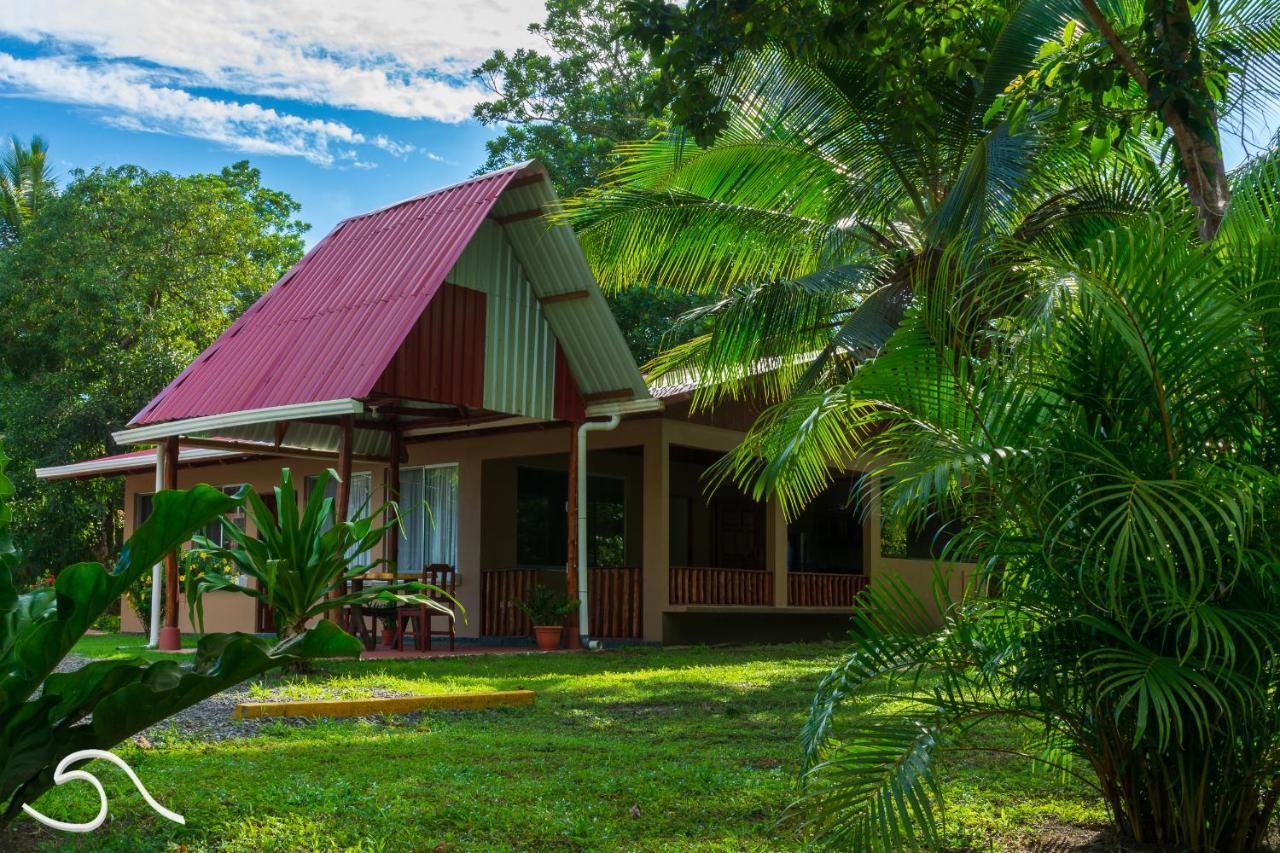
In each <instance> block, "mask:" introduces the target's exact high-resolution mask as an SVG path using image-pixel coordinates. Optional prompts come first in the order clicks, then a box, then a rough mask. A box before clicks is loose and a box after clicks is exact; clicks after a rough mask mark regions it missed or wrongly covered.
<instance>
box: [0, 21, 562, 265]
mask: <svg viewBox="0 0 1280 853" xmlns="http://www.w3.org/2000/svg"><path fill="white" fill-rule="evenodd" d="M543 14H544V9H543V5H542V3H541V2H540V0H449V2H443V0H416V2H415V0H380V2H378V3H377V4H373V3H368V4H366V3H360V2H359V0H346V2H345V3H334V2H331V0H270V2H267V0H259V2H242V0H224V2H218V3H206V2H196V0H146V1H145V2H142V0H134V2H125V0H16V2H15V0H9V2H8V3H0V134H3V135H5V136H7V135H9V134H16V135H18V136H19V137H20V138H24V139H25V138H27V137H29V136H30V135H31V134H33V133H39V134H41V135H43V136H45V137H46V139H47V140H48V142H49V145H50V157H51V159H52V161H53V163H54V166H55V169H56V170H57V171H58V172H59V173H62V174H65V173H66V172H69V171H70V170H71V169H73V168H85V169H88V168H92V167H94V166H97V165H106V166H112V165H118V164H121V163H136V164H138V165H141V166H144V167H146V168H148V169H157V170H159V169H164V170H168V171H172V172H175V173H179V174H186V173H192V172H201V171H215V170H217V169H219V168H221V167H222V166H224V165H226V164H228V163H231V162H233V161H235V160H240V159H245V158H248V159H249V160H250V161H252V162H253V163H254V165H256V166H257V167H258V168H260V169H261V170H262V172H263V177H264V180H265V181H266V183H267V184H269V185H270V186H273V187H276V188H278V189H282V190H285V191H287V192H289V193H291V194H292V195H293V196H294V198H296V199H297V200H298V201H299V202H301V203H302V217H303V218H304V219H305V220H306V221H308V222H310V223H311V224H312V226H313V229H312V232H311V233H310V234H309V235H308V237H309V241H310V242H314V241H315V240H318V239H319V238H320V237H322V236H323V235H324V234H325V233H326V232H327V231H328V230H329V229H330V228H331V227H332V226H333V225H334V224H335V223H336V222H337V221H338V220H339V219H341V218H343V217H344V216H350V215H352V214H354V213H359V212H361V211H364V210H369V209H371V208H375V207H378V206H380V205H383V204H387V203H390V202H393V201H397V200H399V199H402V198H405V197H408V196H411V195H416V194H418V193H421V192H424V191H426V190H428V189H431V188H433V187H437V186H441V185H444V184H448V183H452V182H453V181H456V180H459V179H461V178H464V177H466V176H468V175H470V174H471V173H472V172H474V171H475V169H476V168H477V167H478V166H480V165H481V163H482V162H483V160H484V156H485V152H484V141H485V140H486V139H489V138H491V137H492V136H493V135H494V132H495V131H494V130H493V129H490V128H484V127H481V126H479V125H478V124H477V123H476V122H474V121H473V120H471V119H470V118H469V115H470V112H471V108H472V106H473V105H474V104H475V103H476V102H477V101H478V100H480V99H482V98H483V97H484V96H485V93H484V92H483V91H482V90H481V89H480V88H479V87H478V86H477V85H476V84H475V82H474V81H472V80H471V78H470V75H469V74H468V72H469V70H470V69H471V68H473V67H474V66H475V65H476V64H478V63H479V62H480V61H482V60H483V59H485V58H486V57H488V55H489V54H490V53H491V52H492V51H493V50H494V49H495V48H503V49H506V50H512V49H515V48H518V47H522V46H523V47H535V46H540V45H539V43H538V41H537V39H536V37H535V36H533V35H531V34H530V33H528V32H527V27H528V25H529V24H530V23H532V22H534V21H537V20H541V18H542V17H543Z"/></svg>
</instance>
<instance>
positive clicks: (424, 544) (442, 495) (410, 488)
mask: <svg viewBox="0 0 1280 853" xmlns="http://www.w3.org/2000/svg"><path fill="white" fill-rule="evenodd" d="M400 517H401V520H402V521H403V523H404V532H403V535H402V538H401V539H400V565H399V568H398V571H399V573H400V574H402V575H416V574H419V573H421V572H422V570H423V569H424V568H425V567H427V566H430V565H432V564H433V563H443V564H445V565H448V566H454V567H455V568H456V567H457V565H458V466H457V465H433V466H430V467H427V468H402V469H401V470H400Z"/></svg>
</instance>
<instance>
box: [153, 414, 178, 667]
mask: <svg viewBox="0 0 1280 853" xmlns="http://www.w3.org/2000/svg"><path fill="white" fill-rule="evenodd" d="M164 487H165V489H167V490H169V491H172V490H174V489H177V488H178V437H177V436H172V437H170V438H166V439H165V440H164ZM159 593H160V590H158V589H154V588H153V589H152V590H151V596H152V598H154V597H155V596H156V595H159ZM164 602H165V610H164V627H163V628H161V629H160V651H162V652H176V651H178V650H179V649H181V648H182V630H181V629H180V628H179V627H178V552H177V551H176V550H175V551H170V552H169V553H168V554H165V555H164Z"/></svg>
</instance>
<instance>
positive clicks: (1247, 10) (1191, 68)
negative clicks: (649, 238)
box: [625, 0, 1280, 240]
mask: <svg viewBox="0 0 1280 853" xmlns="http://www.w3.org/2000/svg"><path fill="white" fill-rule="evenodd" d="M627 12H628V23H627V26H626V28H625V30H626V32H627V33H628V34H629V35H630V36H631V37H632V38H633V39H635V40H636V41H637V42H639V43H641V44H643V45H645V46H646V47H647V49H648V50H649V53H650V55H651V58H652V61H653V62H654V65H655V67H656V68H657V70H658V74H659V81H658V83H657V84H656V86H655V87H654V89H653V95H652V100H651V106H653V107H654V108H662V107H663V106H666V105H669V106H670V109H671V110H672V112H673V115H674V118H675V120H676V122H677V123H679V124H680V125H682V126H684V127H686V128H688V129H689V130H690V131H691V132H692V133H693V134H694V135H695V137H696V138H697V139H698V141H699V142H700V143H702V144H704V145H705V144H709V143H710V142H711V140H713V139H714V138H715V137H716V136H717V135H719V134H720V133H721V132H722V131H723V130H724V129H725V127H726V126H727V122H728V119H729V115H730V114H731V112H732V111H733V109H734V105H733V104H732V103H730V102H729V101H726V100H725V99H724V98H723V97H722V95H721V93H720V91H719V89H718V86H719V82H718V81H719V78H720V77H722V76H723V74H724V72H725V70H726V69H727V68H728V66H729V64H730V63H732V62H733V61H734V59H735V58H736V57H738V56H739V55H740V54H742V53H744V52H753V51H759V50H761V49H763V48H765V47H772V48H774V49H777V50H781V51H783V52H785V53H787V54H788V55H791V56H793V57H797V58H800V59H802V60H823V59H825V60H836V59H839V58H842V57H849V56H851V55H854V54H858V55H863V56H868V57H875V58H876V59H877V60H878V62H877V63H876V66H875V68H874V69H873V70H872V71H871V72H870V73H873V74H874V75H875V76H876V80H875V83H876V90H877V92H878V93H879V95H880V98H881V104H882V105H885V104H896V105H897V106H898V107H899V109H900V111H901V112H900V114H901V116H902V119H903V121H904V122H906V123H912V122H920V121H930V120H932V119H933V118H935V117H936V116H937V115H939V114H940V112H941V111H945V109H946V103H945V101H944V100H941V99H940V98H939V93H940V92H945V91H947V90H948V87H947V86H946V85H945V84H946V81H955V80H956V79H959V78H961V77H962V76H964V75H969V74H972V73H973V70H974V68H975V67H976V66H977V65H980V64H982V63H983V62H984V61H985V59H986V58H987V56H988V54H989V52H990V51H991V50H992V49H993V45H992V43H991V42H990V41H989V39H986V38H984V36H983V34H984V32H986V33H989V32H990V31H991V28H999V27H1006V31H1007V32H1009V34H1010V36H1011V37H1017V38H1025V39H1034V41H1035V44H1036V45H1037V46H1038V47H1040V48H1041V49H1042V52H1041V53H1040V54H1039V56H1038V62H1037V63H1027V64H1023V65H1021V66H1020V67H1016V68H1012V69H1011V70H1013V71H1014V72H1015V74H1016V75H1018V76H1017V77H1016V79H1012V78H1011V79H1010V81H1009V83H1010V89H1009V91H1008V92H1007V93H1004V94H1005V96H1004V97H1003V98H1001V99H1000V101H999V102H997V103H996V104H994V105H993V109H992V111H991V114H990V115H989V116H988V118H989V119H993V120H994V119H998V118H1001V117H1008V118H1012V119H1013V121H1012V122H1011V126H1012V128H1013V130H1015V131H1016V130H1017V129H1018V126H1019V119H1021V118H1022V117H1023V116H1025V115H1026V113H1027V111H1028V110H1030V111H1032V112H1034V111H1036V110H1038V109H1043V108H1046V107H1052V108H1055V109H1059V110H1060V111H1061V115H1062V117H1063V118H1064V124H1069V125H1071V126H1072V129H1073V130H1074V131H1075V136H1076V138H1077V139H1079V140H1081V141H1082V144H1083V145H1085V146H1086V147H1088V148H1090V149H1092V150H1093V151H1094V152H1095V153H1096V152H1097V151H1098V149H1099V148H1100V147H1102V148H1105V146H1106V145H1107V144H1109V143H1112V142H1114V141H1115V140H1116V139H1117V138H1119V137H1120V136H1122V135H1123V134H1125V133H1128V132H1131V131H1132V132H1139V133H1143V134H1145V136H1146V138H1147V139H1148V140H1150V141H1154V142H1155V143H1157V144H1166V145H1168V146H1169V147H1170V148H1171V149H1172V151H1173V153H1174V155H1175V160H1176V162H1177V163H1178V170H1179V174H1180V176H1181V178H1182V180H1183V181H1184V183H1185V185H1186V187H1187V190H1188V193H1189V195H1190V197H1191V199H1192V201H1193V203H1195V205H1196V207H1197V210H1198V213H1199V218H1200V230H1201V238H1202V239H1206V240H1207V239H1209V238H1211V237H1212V236H1213V234H1215V233H1216V232H1217V228H1218V226H1219V225H1220V223H1221V220H1222V216H1223V213H1224V211H1225V209H1226V205H1227V202H1228V201H1229V199H1230V187H1229V185H1228V182H1227V178H1226V165H1225V161H1224V158H1223V154H1222V142H1221V125H1222V122H1223V120H1224V118H1226V117H1231V118H1240V117H1245V116H1247V115H1249V114H1256V113H1257V112H1258V111H1259V109H1260V108H1261V107H1262V105H1263V103H1264V102H1265V100H1266V98H1268V97H1272V98H1273V97H1274V96H1275V94H1276V92H1277V90H1280V12H1277V10H1276V6H1275V4H1274V3H1270V2H1266V0H1227V2H1210V3H1202V4H1194V3H1191V2H1189V0H1142V2H1102V3H1098V2H1095V0H1082V2H1080V3H1079V4H1076V3H1074V2H1072V3H1066V2H1059V0H1025V1H1024V2H1021V3H1016V4H1006V3H1000V2H993V0H944V2H936V3H912V2H908V0H889V1H888V2H883V3H831V2H829V0H798V2H787V3H779V2H775V0H746V2H743V3H734V4H725V3H720V2H716V0H692V2H690V3H688V4H686V5H684V6H683V7H679V6H676V5H674V4H670V3H666V2H664V1H663V0H628V3H627ZM1081 13H1083V14H1081ZM1009 16H1013V17H1014V18H1016V19H1018V20H1020V21H1022V23H1023V24H1024V25H1025V27H1026V29H1024V30H1022V31H1019V30H1018V29H1016V28H1014V29H1010V28H1007V24H1008V22H1009ZM1046 32H1058V33H1061V38H1060V39H1047V40H1046V39H1045V38H1044V33H1046ZM1246 57H1247V61H1245V58H1246ZM939 83H942V84H943V85H942V86H941V87H939V85H938V84H939ZM1006 106H1007V107H1009V108H1010V110H1011V112H1005V111H1004V110H1003V109H1002V108H1003V107H1006Z"/></svg>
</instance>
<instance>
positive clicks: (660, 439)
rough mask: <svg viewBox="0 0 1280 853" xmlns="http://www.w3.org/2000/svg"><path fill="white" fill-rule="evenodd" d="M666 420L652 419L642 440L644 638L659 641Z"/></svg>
mask: <svg viewBox="0 0 1280 853" xmlns="http://www.w3.org/2000/svg"><path fill="white" fill-rule="evenodd" d="M665 423H666V422H665V421H664V420H662V419H661V418H655V419H653V420H652V421H651V422H650V424H651V425H650V428H649V430H648V431H647V435H646V436H645V440H644V510H643V518H644V551H643V555H642V561H641V562H642V567H643V570H644V582H643V587H644V590H643V595H644V639H646V640H649V641H651V642H661V641H662V615H663V611H665V610H666V608H667V602H668V600H669V598H668V591H667V588H668V584H669V583H670V579H671V578H670V574H669V571H670V567H669V565H668V561H669V559H670V555H671V551H670V549H671V543H670V527H671V519H670V513H671V468H670V465H669V460H670V444H669V442H668V439H667V435H666V431H665V429H664V425H665Z"/></svg>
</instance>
